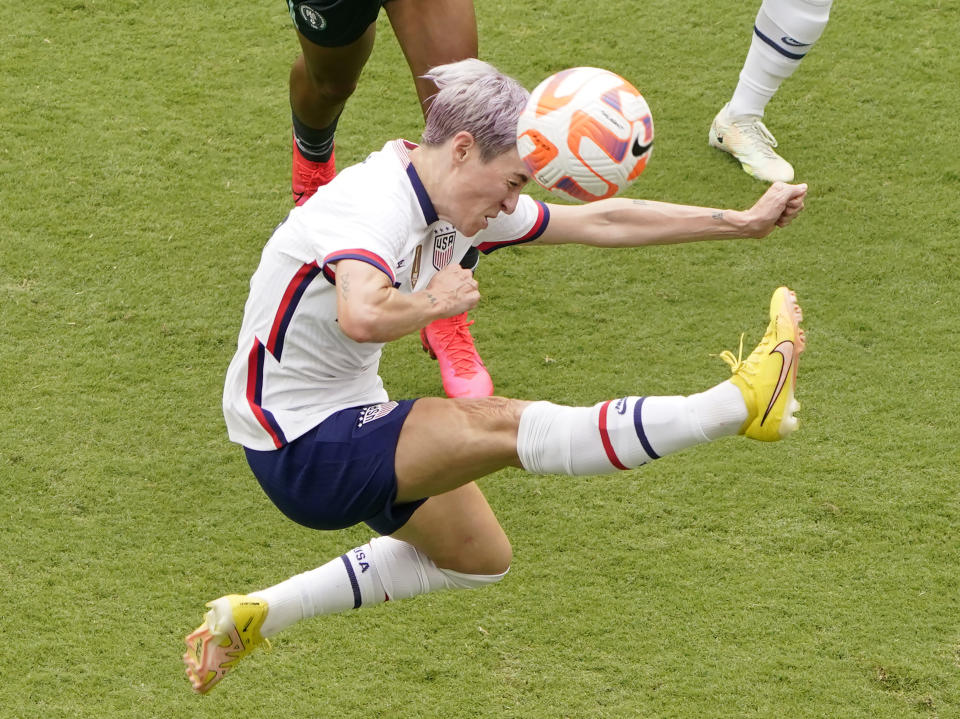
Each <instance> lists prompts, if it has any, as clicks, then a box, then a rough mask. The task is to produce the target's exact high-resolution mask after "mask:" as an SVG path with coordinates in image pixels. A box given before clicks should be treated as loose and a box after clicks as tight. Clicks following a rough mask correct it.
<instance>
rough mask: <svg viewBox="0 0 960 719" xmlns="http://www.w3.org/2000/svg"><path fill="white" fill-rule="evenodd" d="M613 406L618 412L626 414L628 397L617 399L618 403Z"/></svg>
mask: <svg viewBox="0 0 960 719" xmlns="http://www.w3.org/2000/svg"><path fill="white" fill-rule="evenodd" d="M613 408H614V409H615V410H617V414H626V413H627V398H626V397H621V398H620V399H618V400H617V403H616V404H615V405H613Z"/></svg>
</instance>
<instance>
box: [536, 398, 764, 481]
mask: <svg viewBox="0 0 960 719" xmlns="http://www.w3.org/2000/svg"><path fill="white" fill-rule="evenodd" d="M746 420H747V407H746V404H745V403H744V401H743V394H742V393H741V392H740V390H739V389H738V388H737V387H736V385H734V384H733V383H731V382H730V381H725V382H721V383H720V384H718V385H716V386H715V387H712V388H710V389H708V390H707V391H706V392H701V393H699V394H694V395H690V396H689V397H623V398H621V399H617V400H610V401H608V402H601V403H600V404H597V405H595V406H593V407H563V406H560V405H556V404H552V403H550V402H534V403H533V404H531V405H529V406H528V407H527V408H526V409H525V410H524V411H523V414H522V415H521V416H520V430H519V432H518V436H517V455H518V456H519V457H520V463H521V464H522V465H523V468H524V469H526V470H527V471H528V472H534V473H537V474H569V475H588V474H605V473H608V472H612V471H614V470H615V469H632V468H634V467H639V466H640V465H643V464H646V463H647V462H649V461H650V460H652V459H658V458H659V457H662V456H664V455H666V454H670V453H671V452H677V451H679V450H681V449H685V448H687V447H692V446H694V445H697V444H701V443H703V442H709V441H710V440H713V439H717V438H719V437H723V436H726V435H732V434H736V433H737V432H738V431H739V429H740V427H741V426H742V425H743V423H744V422H745V421H746Z"/></svg>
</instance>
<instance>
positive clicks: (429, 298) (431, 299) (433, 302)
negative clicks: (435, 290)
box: [424, 292, 437, 305]
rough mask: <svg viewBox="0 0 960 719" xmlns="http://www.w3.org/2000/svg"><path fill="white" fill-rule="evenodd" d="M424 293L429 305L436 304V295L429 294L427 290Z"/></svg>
mask: <svg viewBox="0 0 960 719" xmlns="http://www.w3.org/2000/svg"><path fill="white" fill-rule="evenodd" d="M424 294H426V296H427V299H428V300H430V304H431V305H435V304H437V298H436V297H434V296H433V295H431V294H430V293H429V292H425V293H424Z"/></svg>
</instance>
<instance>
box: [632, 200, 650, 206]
mask: <svg viewBox="0 0 960 719" xmlns="http://www.w3.org/2000/svg"><path fill="white" fill-rule="evenodd" d="M633 204H635V205H647V204H650V203H648V202H647V201H646V200H634V201H633Z"/></svg>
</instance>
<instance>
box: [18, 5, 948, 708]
mask: <svg viewBox="0 0 960 719" xmlns="http://www.w3.org/2000/svg"><path fill="white" fill-rule="evenodd" d="M758 4H759V3H758V2H757V1H756V0H755V1H754V2H746V1H741V2H734V1H733V0H720V1H719V2H715V3H695V2H690V1H689V0H680V1H679V2H668V1H667V0H653V1H652V2H649V3H634V2H624V1H623V0H610V1H609V2H603V3H595V4H584V3H580V2H573V1H572V0H557V1H556V2H552V3H547V2H543V0H523V1H520V2H505V1H504V0H477V12H478V19H479V23H480V37H481V55H482V56H483V57H484V58H485V59H488V60H490V61H492V62H494V63H495V64H497V65H498V66H499V67H500V68H501V69H503V70H504V71H506V72H508V73H510V74H512V75H514V76H516V77H517V78H518V79H520V80H521V81H522V82H523V83H524V84H525V85H526V86H528V87H533V86H534V85H535V84H536V83H537V82H538V81H539V80H540V79H542V78H543V77H545V76H546V75H547V74H548V73H550V72H553V71H555V70H558V69H561V68H563V67H567V66H572V65H599V66H604V67H608V68H610V69H612V70H615V71H617V72H619V73H621V74H623V75H624V76H626V77H627V78H629V79H631V80H632V81H633V82H634V83H635V84H637V85H638V86H639V87H640V88H641V89H642V90H643V91H644V93H645V95H646V96H647V97H648V99H649V102H650V105H651V107H652V109H653V113H654V118H655V122H656V132H657V141H656V142H657V144H656V149H655V151H654V156H653V159H652V162H651V164H650V166H649V167H648V169H647V171H646V173H645V174H644V176H643V177H642V178H641V179H640V180H639V182H638V183H637V184H636V185H634V186H633V187H632V188H631V189H630V190H629V193H628V194H630V195H632V196H635V197H646V198H650V199H660V200H670V201H675V202H684V203H694V204H702V205H709V206H716V207H733V208H742V207H746V206H748V205H750V204H751V203H752V202H753V201H754V199H755V198H756V197H757V196H759V194H760V193H761V191H762V190H763V186H762V185H761V184H760V183H758V182H756V181H754V180H752V179H751V178H749V177H748V176H747V175H746V174H744V173H743V172H741V171H740V169H739V167H738V166H737V165H736V164H735V162H734V160H732V159H731V158H730V157H728V156H726V155H723V154H721V153H719V152H717V151H715V150H713V149H711V148H709V147H708V146H707V143H706V136H707V128H708V126H709V123H710V121H711V119H712V117H713V115H714V113H715V112H716V111H717V109H718V108H719V107H720V105H722V103H723V102H725V101H726V99H727V98H728V96H729V94H730V92H731V91H732V89H733V86H734V84H735V81H736V76H737V73H738V72H739V69H740V66H741V63H742V60H743V56H744V54H745V52H746V48H747V43H748V41H749V31H750V27H751V24H752V21H753V17H754V15H755V14H756V10H757V7H758ZM380 30H381V32H380V35H379V39H378V45H377V48H376V50H375V52H374V55H373V57H372V59H371V61H370V63H369V65H368V66H367V69H366V71H365V75H364V77H363V79H362V81H361V84H360V87H359V90H358V91H357V93H356V95H355V96H354V98H353V99H352V100H351V102H350V105H349V106H348V110H347V112H346V114H345V115H344V117H343V120H342V121H341V124H340V128H341V129H340V132H339V134H338V149H337V154H338V160H339V161H340V164H341V165H343V164H346V163H351V162H354V161H357V160H359V159H361V158H362V157H363V156H364V155H365V154H366V153H367V152H369V151H370V150H371V149H375V148H379V147H380V146H381V145H382V144H383V142H384V141H386V140H387V139H390V138H392V137H396V136H406V137H409V138H410V139H414V140H415V139H417V138H418V137H419V131H420V126H421V119H420V117H419V111H418V108H417V104H416V100H415V95H414V92H413V86H412V83H411V81H410V78H409V76H408V72H407V69H406V65H405V63H404V61H403V59H402V56H401V54H400V52H399V49H398V48H397V46H396V43H395V41H394V39H393V36H392V34H391V32H390V30H389V25H388V24H387V23H386V22H385V18H383V17H381V26H380ZM958 35H960V7H958V5H957V3H956V2H952V1H949V0H904V1H903V2H880V1H879V0H866V1H865V2H861V3H848V2H838V3H836V5H835V6H834V9H833V16H832V18H831V21H830V25H829V26H828V28H827V31H826V33H825V34H824V36H823V38H822V39H821V41H820V42H819V44H818V45H817V47H816V48H815V49H814V51H813V52H812V53H811V54H810V56H809V57H808V58H807V59H806V60H805V61H804V64H803V65H802V66H801V68H800V70H799V71H798V72H797V73H796V74H795V75H794V77H793V78H791V79H790V80H788V81H787V83H786V84H785V85H784V86H783V88H782V90H781V92H780V93H779V95H778V96H777V97H776V98H775V100H774V102H773V103H772V104H771V105H770V106H769V108H768V111H767V117H766V120H767V124H768V126H769V127H770V128H771V129H772V131H773V132H774V133H775V134H776V136H777V138H778V139H779V141H780V146H781V150H782V151H783V154H784V155H785V156H786V157H787V158H788V159H790V160H791V161H793V163H794V165H795V167H796V169H797V174H798V179H799V180H801V181H805V182H808V183H809V185H810V194H809V198H808V203H807V206H808V209H807V210H806V212H805V213H804V214H803V215H802V216H801V217H800V218H799V219H798V221H797V222H795V223H794V224H793V225H792V226H791V227H790V228H788V229H787V230H785V231H781V232H778V233H777V234H775V235H774V236H773V237H771V238H769V239H767V240H765V241H740V242H729V243H712V244H708V243H704V244H700V245H690V246H682V247H670V248H655V249H649V250H623V251H618V252H616V253H615V254H614V253H611V252H610V251H601V250H591V249H587V248H578V247H577V248H553V249H541V250H536V249H529V250H524V249H517V250H505V251H503V252H499V253H495V254H494V255H491V256H490V257H489V258H487V259H485V260H483V261H482V264H481V267H480V270H479V274H478V278H479V279H480V282H481V287H482V290H483V292H484V296H485V299H484V302H483V303H482V304H481V306H480V307H479V308H478V309H477V311H475V312H474V313H473V316H474V318H475V319H476V320H477V323H476V325H475V326H474V328H473V329H474V335H475V337H476V338H477V341H478V344H479V346H480V348H481V350H482V353H483V356H484V358H485V359H486V360H487V363H488V366H489V367H490V369H491V373H492V375H493V377H494V381H495V383H496V385H497V390H498V392H500V393H502V394H506V395H509V396H517V397H522V398H543V399H550V400H552V401H556V402H564V403H576V404H588V403H590V404H592V403H594V402H596V401H599V400H602V399H606V398H610V397H615V396H620V395H623V394H628V393H630V394H676V393H688V392H693V391H698V390H700V389H702V388H704V387H706V386H708V385H710V384H713V383H715V382H717V381H719V380H720V379H722V378H723V377H724V376H725V375H726V372H727V370H726V366H725V365H723V364H722V363H721V362H719V361H718V360H716V359H715V358H711V357H710V354H711V353H717V352H719V351H720V350H721V349H724V348H735V346H736V342H737V339H738V337H739V334H740V332H741V331H746V332H747V340H746V341H747V343H750V342H753V341H755V340H756V339H758V338H759V336H760V333H761V332H762V330H763V327H764V325H765V308H766V303H767V301H768V298H769V294H770V292H771V291H772V289H773V288H774V287H776V286H777V285H778V284H781V283H784V284H789V285H790V286H791V287H792V288H794V289H795V290H796V291H797V294H798V296H799V298H800V301H801V304H802V305H803V306H804V311H805V318H806V319H805V327H806V332H807V341H808V347H807V352H806V354H805V355H804V357H803V362H802V363H801V369H800V384H799V387H798V398H799V399H800V400H801V402H802V403H803V411H802V426H801V431H800V432H799V433H798V434H797V435H795V436H794V437H792V438H791V439H790V440H789V441H787V442H784V443H781V444H778V445H760V444H758V443H753V442H746V441H743V440H739V439H728V440H724V441H721V442H719V443H717V444H715V445H712V446H704V447H699V448H696V449H694V450H691V451H688V452H686V453H683V454H680V455H677V456H673V457H670V458H667V459H665V460H663V461H661V462H657V463H654V464H653V465H651V466H648V467H646V468H643V469H642V470H638V471H632V472H627V473H623V474H620V475H616V476H609V477H595V478H578V479H573V478H565V477H552V476H549V477H534V476H529V475H524V474H523V473H521V472H518V471H503V472H500V473H498V474H496V475H494V476H492V477H489V478H487V479H486V480H484V482H483V483H482V486H483V487H484V489H485V491H486V493H487V495H488V497H489V499H490V502H491V504H492V505H493V507H494V509H495V510H496V511H497V513H498V515H499V516H500V518H501V521H502V523H503V525H504V527H505V529H506V530H507V533H508V534H509V535H510V536H511V538H512V540H513V543H514V549H515V561H514V565H513V568H512V571H511V573H510V575H509V577H508V578H507V579H506V580H505V581H503V582H502V583H501V584H500V585H498V586H496V587H493V588H489V589H486V590H481V591H477V592H463V593H451V594H438V595H431V596H426V597H420V598H417V599H415V600H411V601H409V602H397V603H391V604H389V605H387V606H384V607H379V608H376V609H372V610H370V611H361V612H355V613H352V614H346V615H340V616H335V617H329V618H324V619H321V620H315V621H312V622H306V623H302V624H300V625H298V626H296V627H294V628H292V629H291V630H289V631H287V632H285V633H284V634H282V635H280V636H279V637H277V640H276V641H275V642H274V651H272V652H269V653H267V652H262V653H258V654H255V655H254V656H252V657H251V658H250V659H248V660H245V662H244V663H243V664H242V665H241V667H240V668H238V669H237V670H236V672H234V673H233V674H232V675H231V676H230V677H228V679H227V680H226V681H225V682H224V683H223V684H222V685H221V686H220V687H219V688H218V689H217V690H216V691H215V692H213V693H212V694H211V695H209V696H207V697H199V696H196V695H194V694H193V693H192V692H191V691H190V689H189V685H188V683H187V681H186V678H185V677H184V676H183V668H182V664H181V662H180V654H181V653H182V650H183V647H182V637H183V635H184V634H185V633H186V632H188V631H190V630H191V629H193V627H194V626H195V625H196V624H197V623H198V622H199V620H200V618H201V613H202V610H203V603H204V602H205V601H206V600H208V599H211V598H214V597H217V596H219V595H220V594H223V593H225V592H227V591H248V590H252V589H254V588H259V587H263V586H267V585H270V584H273V583H275V582H277V581H279V580H281V579H284V578H286V577H288V576H290V575H292V574H296V573H298V572H301V571H304V570H306V569H309V568H312V567H314V566H317V565H319V564H322V563H323V562H325V561H326V560H327V559H329V558H331V557H333V556H336V555H337V554H339V553H341V552H343V551H345V550H346V549H348V548H350V547H353V546H355V545H356V544H359V543H361V542H364V541H366V539H367V538H368V536H369V532H368V530H366V529H365V528H362V527H358V528H354V529H352V530H348V531H344V532H339V533H316V532H310V531H308V530H306V529H303V528H300V527H298V526H295V525H294V524H293V523H291V522H289V521H288V520H286V519H284V518H283V517H282V516H281V515H280V513H279V512H277V511H276V510H275V509H274V508H273V507H272V505H270V503H269V502H268V500H267V499H266V497H265V496H264V495H263V494H262V493H261V491H260V489H259V488H258V487H257V485H256V482H255V481H254V480H253V478H252V476H251V475H250V473H249V471H248V469H247V468H246V465H245V463H244V460H243V457H242V453H241V452H240V451H239V450H238V448H237V447H236V446H234V445H232V444H231V443H229V442H228V440H227V438H226V432H225V429H224V426H223V420H222V417H221V412H220V392H221V387H222V381H223V374H224V371H225V368H226V365H227V363H228V361H229V359H230V356H231V354H232V350H233V347H234V346H235V341H236V333H237V330H238V328H239V323H240V317H241V312H242V308H243V303H244V300H245V298H246V289H247V281H248V279H249V276H250V274H251V273H252V271H253V269H254V268H255V266H256V263H257V259H258V256H259V252H260V249H261V247H262V244H263V243H264V242H265V240H266V238H267V237H268V236H269V233H270V231H271V229H272V228H273V226H274V225H275V224H276V223H277V222H278V221H279V220H281V219H282V218H283V216H284V214H285V213H286V211H287V210H288V208H289V206H290V203H291V200H290V193H289V171H290V167H289V163H290V158H289V153H290V145H289V143H290V139H289V108H288V104H287V73H288V69H289V65H290V62H291V61H292V60H293V58H294V56H295V54H296V41H295V38H294V35H293V31H292V28H291V26H290V22H289V17H288V16H287V12H286V9H285V7H284V4H283V3H282V2H281V1H280V0H272V2H261V3H233V4H224V3H214V4H212V5H211V4H202V3H200V4H198V3H187V2H183V1H182V0H161V1H160V2H157V3H148V2H141V1H140V0H71V1H70V2H52V3H45V4H36V3H23V2H14V0H0V178H2V182H0V303H2V305H0V306H2V312H0V332H2V335H3V342H2V345H0V387H2V388H3V391H2V393H0V539H2V542H3V552H2V553H0V607H2V609H0V675H2V677H3V680H2V682H0V717H3V718H4V719H59V718H64V719H66V718H70V719H73V718H90V719H93V718H96V719H101V718H103V717H110V718H114V717H116V718H121V717H122V718H127V717H135V718H138V719H139V718H154V717H155V718H163V719H167V718H171V717H187V716H189V717H193V718H195V719H203V718H207V717H242V716H248V717H255V718H264V719H267V718H270V719H273V718H276V717H284V718H292V717H362V718H364V719H366V718H368V717H383V718H385V719H392V718H408V717H411V718H412V717H441V718H446V717H451V718H459V717H511V718H517V719H520V718H522V719H528V718H539V717H544V718H547V717H551V718H552V717H590V718H592V717H657V718H659V717H677V718H695V717H696V718H699V717H842V718H845V719H846V718H856V717H866V718H869V719H881V718H886V717H912V716H923V717H941V718H945V717H960V481H958V480H960V449H958V447H960V430H958V421H957V417H956V414H957V411H958V406H960V379H958V374H960V341H958V340H960V335H958V332H957V326H958V324H957V323H958V318H960V315H958V310H957V302H956V295H957V292H958V290H960V270H958V267H960V251H958V245H960V242H958V231H957V225H958V219H960V199H958V198H960V151H958V150H957V142H958V138H960V121H958V117H960V114H958V108H960V85H958V83H957V76H958V75H960V60H958V58H957V54H956V52H955V47H956V40H957V37H958ZM534 194H536V195H537V196H539V197H543V195H542V193H540V191H539V190H537V191H535V192H534ZM382 375H383V377H384V380H385V382H386V383H387V386H388V388H389V389H390V391H391V394H392V395H393V396H395V397H407V396H418V395H430V394H437V393H439V392H440V387H439V376H438V374H437V372H436V369H435V365H434V364H433V363H432V362H430V361H428V360H427V359H426V357H425V355H423V354H422V353H421V352H420V350H419V346H418V343H417V341H416V340H415V339H414V338H407V339H405V340H403V341H400V342H398V343H396V345H395V346H393V347H391V348H389V350H388V351H387V352H386V353H385V361H384V364H383V367H382Z"/></svg>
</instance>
